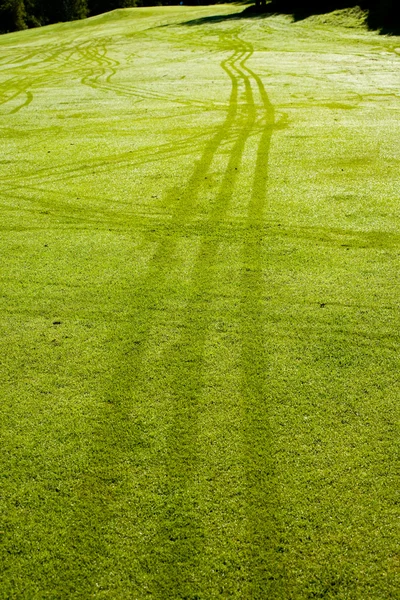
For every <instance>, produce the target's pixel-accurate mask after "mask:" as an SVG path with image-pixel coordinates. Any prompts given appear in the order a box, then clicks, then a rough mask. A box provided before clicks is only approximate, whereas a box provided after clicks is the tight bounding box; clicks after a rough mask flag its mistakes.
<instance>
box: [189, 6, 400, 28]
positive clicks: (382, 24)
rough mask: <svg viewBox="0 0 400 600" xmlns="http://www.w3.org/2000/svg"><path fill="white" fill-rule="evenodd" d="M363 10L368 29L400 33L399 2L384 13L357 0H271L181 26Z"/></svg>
mask: <svg viewBox="0 0 400 600" xmlns="http://www.w3.org/2000/svg"><path fill="white" fill-rule="evenodd" d="M360 4H361V8H362V10H364V11H365V19H366V23H367V25H368V27H369V29H371V30H375V31H376V30H378V31H379V32H380V33H381V34H387V35H400V5H399V6H394V7H393V8H392V9H391V12H388V13H384V12H382V10H381V9H380V8H379V7H378V8H375V9H371V10H368V8H367V7H366V6H364V4H363V3H362V2H360V0H342V1H341V0H332V2H330V3H325V4H324V3H321V2H315V3H311V4H309V5H308V7H304V6H298V3H297V2H294V1H293V0H286V1H285V0H283V1H280V0H275V1H274V0H272V2H270V3H268V4H266V6H265V7H262V6H256V5H255V4H254V5H252V6H248V7H246V8H245V9H244V10H243V11H242V12H240V13H231V14H228V15H216V16H210V17H202V18H200V19H193V20H190V21H185V22H183V23H181V25H188V26H199V25H207V24H208V25H212V24H216V23H223V22H225V21H239V20H242V19H265V18H269V17H272V16H274V15H278V14H284V15H289V16H291V17H292V18H293V21H294V22H298V21H303V20H304V19H307V18H308V17H311V16H313V15H324V14H329V13H331V12H333V11H337V10H344V9H351V8H356V7H359V6H360Z"/></svg>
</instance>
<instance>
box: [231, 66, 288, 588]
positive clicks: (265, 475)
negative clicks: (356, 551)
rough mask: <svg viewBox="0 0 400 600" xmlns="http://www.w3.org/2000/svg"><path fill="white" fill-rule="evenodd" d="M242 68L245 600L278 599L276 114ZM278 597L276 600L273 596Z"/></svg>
mask: <svg viewBox="0 0 400 600" xmlns="http://www.w3.org/2000/svg"><path fill="white" fill-rule="evenodd" d="M243 68H244V69H245V70H246V71H247V72H248V73H249V75H250V76H251V77H252V78H253V80H254V81H255V82H256V84H257V87H258V90H259V94H260V97H261V100H262V104H263V111H264V129H263V132H262V134H261V138H260V142H259V145H258V149H257V158H256V164H255V171H254V178H253V188H252V194H251V198H250V202H249V206H248V213H247V235H246V237H245V243H244V248H243V275H242V281H241V288H242V311H241V315H242V321H241V330H242V340H243V341H242V372H243V400H244V404H245V409H246V420H245V431H244V434H245V446H246V449H247V450H246V457H245V458H246V467H247V474H246V479H247V518H248V527H249V541H250V546H249V553H248V572H249V580H248V591H247V594H246V597H248V598H257V599H259V598H260V599H261V598H265V599H268V598H273V597H274V598H276V597H279V598H281V597H283V596H282V594H283V590H282V573H281V567H280V564H279V558H278V557H279V556H280V555H279V551H280V550H281V548H280V547H279V545H278V539H277V519H278V516H277V514H276V511H277V509H278V502H277V492H276V487H275V485H274V459H273V455H272V434H271V430H270V425H269V408H268V404H267V402H268V400H271V393H268V391H267V382H266V374H267V370H268V356H267V347H266V346H267V330H266V322H267V312H266V306H265V303H266V292H267V288H266V281H265V277H264V272H265V261H264V255H263V241H264V239H263V238H264V227H263V224H264V219H265V208H266V202H267V183H268V162H269V152H270V146H271V137H272V133H273V128H274V123H275V114H274V107H273V105H272V104H271V102H270V100H269V98H268V95H267V92H266V90H265V87H264V85H263V83H262V80H261V78H260V77H259V76H258V75H257V74H256V73H254V71H252V70H251V69H250V68H249V67H247V66H246V65H243ZM276 594H278V595H276Z"/></svg>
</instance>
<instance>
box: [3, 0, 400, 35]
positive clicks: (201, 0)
mask: <svg viewBox="0 0 400 600" xmlns="http://www.w3.org/2000/svg"><path fill="white" fill-rule="evenodd" d="M228 1H229V0H228ZM255 1H256V6H257V7H258V8H259V9H260V10H266V11H268V12H271V11H272V12H284V13H290V14H294V16H295V18H304V17H306V16H308V15H311V14H318V13H325V12H330V11H332V10H336V9H339V8H348V7H351V6H356V5H358V6H361V8H362V9H365V10H368V12H369V24H370V26H371V27H372V28H374V29H382V30H383V31H392V32H400V0H255ZM184 3H185V4H212V3H213V0H209V1H208V2H207V0H186V1H185V2H184ZM160 4H179V0H0V33H5V32H8V31H16V30H19V29H26V28H28V27H38V26H40V25H48V24H50V23H58V22H60V21H72V20H75V19H83V18H85V17H88V16H91V15H98V14H100V13H104V12H108V11H110V10H114V9H116V8H128V7H132V6H154V5H160Z"/></svg>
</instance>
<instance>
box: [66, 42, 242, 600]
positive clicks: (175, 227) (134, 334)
mask: <svg viewBox="0 0 400 600" xmlns="http://www.w3.org/2000/svg"><path fill="white" fill-rule="evenodd" d="M242 56H243V52H242V50H241V49H240V50H239V51H238V50H236V51H234V52H233V54H232V55H231V56H230V57H229V58H228V59H225V60H224V61H222V65H221V66H222V68H223V69H224V70H225V72H227V73H229V76H230V77H231V81H232V89H231V95H230V99H229V107H228V111H227V115H226V118H225V120H224V122H223V123H222V125H220V126H219V127H218V129H217V132H216V133H215V134H214V135H213V137H212V138H211V140H210V141H209V142H208V143H207V144H206V147H205V149H204V151H203V154H202V156H201V158H200V160H199V161H198V163H197V165H196V167H195V169H194V171H193V174H192V176H191V178H190V179H189V181H188V183H187V185H186V186H185V188H184V189H183V190H182V191H181V193H180V195H179V197H178V198H176V191H173V192H171V194H172V197H171V198H170V199H169V200H170V201H171V202H174V203H175V209H174V212H173V216H172V219H171V225H170V228H169V230H167V231H166V232H165V233H163V237H162V238H161V240H160V242H159V243H158V245H157V247H156V249H155V252H154V254H153V255H152V257H151V258H150V261H149V266H148V269H147V272H146V275H145V276H144V277H143V279H142V280H141V281H138V283H137V286H136V287H137V289H138V292H139V302H138V304H137V305H136V306H134V307H133V314H135V313H136V316H135V317H134V323H133V324H132V329H131V333H130V335H129V341H128V343H127V345H126V348H125V352H124V354H125V356H124V362H123V364H121V367H120V369H117V371H116V372H115V373H114V375H113V379H114V381H115V383H114V384H112V385H111V388H110V390H109V392H108V394H107V397H106V398H105V408H104V414H103V418H102V420H101V423H100V424H99V426H98V428H95V431H94V432H93V445H92V449H93V450H92V454H93V460H92V462H91V465H90V469H89V472H88V474H87V475H86V476H84V477H83V481H82V482H81V484H80V492H79V495H80V497H81V501H80V502H79V508H78V510H77V511H75V514H74V517H73V522H72V523H71V537H72V539H73V545H74V550H73V555H74V557H75V558H74V559H72V561H73V562H75V563H76V562H81V561H82V553H83V554H84V556H85V557H87V558H85V562H86V561H87V560H90V561H91V560H92V558H93V557H97V559H99V561H100V562H101V557H104V555H105V554H106V553H107V552H109V551H110V550H109V549H108V548H107V539H106V538H105V537H104V532H105V528H106V527H107V524H110V523H113V522H114V521H115V519H117V521H118V520H119V521H121V519H123V515H122V514H121V512H120V511H119V510H118V502H119V495H118V491H116V490H115V488H116V487H117V488H118V487H119V489H123V488H124V486H126V485H128V484H129V482H128V480H127V479H126V477H127V475H126V467H125V465H126V464H128V465H131V466H130V467H129V468H128V471H129V472H131V473H132V472H133V473H134V474H135V476H136V477H137V478H138V481H139V484H138V486H137V487H136V489H135V493H136V497H133V498H131V499H130V502H133V503H135V502H136V504H137V506H136V507H135V508H134V514H135V515H136V517H135V518H136V519H137V523H136V524H135V525H136V528H134V531H129V532H128V533H127V534H126V536H127V538H128V540H130V541H125V543H126V544H128V550H129V551H130V554H129V551H128V554H129V564H128V562H127V564H126V569H128V571H129V572H128V573H124V575H123V576H124V577H126V578H128V579H129V580H131V581H132V585H133V586H135V585H137V586H138V587H139V588H141V589H142V590H143V589H144V588H143V585H144V584H143V581H141V582H140V581H138V582H137V583H136V584H135V581H136V580H137V578H138V577H139V578H140V576H141V575H140V573H139V574H138V573H137V572H136V571H137V569H139V571H141V572H142V573H143V572H151V573H152V575H149V577H151V576H155V577H157V573H155V572H154V570H155V569H156V568H157V566H158V567H161V565H162V562H163V561H162V559H160V561H158V563H157V565H156V566H154V564H152V563H150V564H149V563H148V556H147V555H148V553H149V546H148V545H147V543H146V542H145V543H144V545H143V542H142V541H141V538H139V539H138V538H137V536H136V539H135V533H136V531H138V530H140V529H143V530H144V531H145V532H147V538H148V537H149V536H150V538H151V530H152V524H151V521H152V518H154V514H152V513H154V510H155V509H154V507H151V509H149V510H147V511H146V502H145V500H143V499H142V496H141V493H142V492H141V491H140V490H142V489H146V488H149V487H150V488H151V491H150V496H152V495H153V496H157V495H158V492H157V486H158V484H159V480H158V477H157V470H158V469H159V468H160V467H159V463H160V461H161V465H162V464H164V467H163V468H164V469H165V471H166V473H167V474H169V476H171V477H172V478H173V477H174V475H173V471H174V469H173V468H172V463H173V460H172V458H171V457H172V456H174V455H175V456H176V455H177V454H180V453H181V451H182V448H180V447H179V446H178V447H175V451H174V450H172V454H171V455H167V456H166V457H165V460H163V457H162V456H160V449H159V448H157V447H156V448H151V447H148V446H146V445H145V446H144V447H141V445H140V444H139V446H138V436H139V437H140V431H138V427H139V429H142V428H145V429H148V428H150V429H151V427H152V423H154V422H157V432H156V434H155V435H158V436H159V435H162V434H163V431H165V430H167V431H168V433H167V439H168V440H170V438H171V436H173V435H174V431H173V429H174V428H176V427H177V428H178V429H180V430H181V431H182V434H183V435H184V438H185V439H186V440H189V439H191V437H192V435H193V433H194V431H193V429H189V430H186V429H185V421H186V417H187V413H186V412H185V411H184V412H183V414H182V413H181V414H179V413H180V411H181V410H182V407H180V409H179V408H173V410H172V420H171V418H170V419H168V416H166V414H165V413H166V411H167V410H168V401H167V406H164V405H162V406H160V404H159V402H160V401H159V399H157V400H154V399H153V400H151V397H150V398H149V397H148V394H147V392H148V385H149V384H148V383H146V381H145V380H144V378H145V377H146V373H148V361H149V350H150V351H151V352H154V350H155V348H154V345H153V346H152V344H153V342H154V331H156V332H158V331H159V330H160V329H162V323H163V320H164V324H165V319H167V323H168V322H170V320H171V318H172V317H173V316H174V315H169V314H165V297H166V298H168V291H169V290H168V287H169V285H170V281H169V271H170V268H171V263H173V259H174V256H176V253H177V251H178V250H179V247H178V242H179V231H180V228H181V227H182V226H184V225H185V224H186V223H187V222H188V221H190V220H191V219H193V218H194V217H195V215H196V213H197V206H196V200H197V197H198V195H199V193H200V190H201V189H202V187H203V185H204V179H205V176H206V174H207V173H208V171H209V168H210V166H211V164H212V162H213V159H214V157H215V155H216V152H217V151H218V149H219V148H220V146H221V144H222V142H223V141H224V140H225V139H226V138H228V137H229V136H230V135H231V128H232V126H233V124H234V122H235V119H236V115H237V110H238V108H237V102H238V80H237V77H236V76H235V75H234V74H233V72H232V71H233V70H232V68H231V65H232V63H234V62H235V61H237V60H238V59H240V58H241V57H242ZM203 253H204V249H203ZM206 260H207V259H206V258H205V257H203V256H202V258H201V264H202V265H203V268H204V262H205V261H206ZM169 293H170V292H169ZM198 326H199V323H197V324H196V329H197V327H198ZM124 337H125V339H127V338H126V334H124ZM156 344H157V340H156ZM127 356H128V358H126V357H127ZM176 365H177V363H176ZM151 379H152V377H150V380H151ZM173 385H175V389H176V390H177V386H178V381H177V377H176V376H175V380H174V383H173ZM146 390H147V391H146ZM191 391H192V393H194V394H195V393H196V389H195V388H193V389H192V390H191ZM133 399H135V400H136V401H135V402H134V403H133ZM164 402H165V399H164ZM175 435H176V433H175ZM190 446H191V447H192V444H190ZM192 452H193V451H192V450H190V453H191V455H192ZM145 464H147V465H150V467H147V468H150V469H151V468H153V472H152V473H151V476H150V480H149V476H148V475H147V473H146V471H147V469H146V468H145V467H144V465H145ZM140 482H142V483H140ZM122 494H123V492H122ZM105 498H106V499H107V498H109V499H110V500H111V499H112V498H113V499H114V505H113V504H112V503H110V502H107V504H105V501H104V499H105ZM167 504H168V503H167ZM167 504H164V508H163V509H162V518H165V517H166V512H165V510H166V508H167ZM173 504H174V505H175V506H176V504H177V503H173ZM178 504H179V502H178ZM107 506H108V508H107ZM113 511H117V512H116V514H115V513H113ZM156 516H157V515H156ZM77 525H78V528H79V532H78V533H77V532H76V529H77V527H76V526H77ZM121 527H122V528H123V523H122V521H121ZM157 527H160V521H159V520H158V521H157ZM128 529H130V530H131V529H132V523H131V522H130V523H128ZM195 529H196V527H195V526H194V524H193V527H192V528H191V531H192V532H193V531H194V530H195ZM139 535H140V534H139ZM77 536H79V537H78V538H77ZM161 536H162V537H165V536H163V535H162V534H161ZM121 537H122V534H121ZM145 537H146V536H145ZM195 537H196V538H197V534H196V535H195ZM118 539H121V538H118V537H117V538H116V540H118ZM116 540H114V541H116ZM132 540H134V541H132ZM153 543H154V539H152V538H151V540H150V545H151V544H153ZM132 546H133V547H132ZM135 546H137V547H138V551H136V552H135ZM125 552H127V551H126V549H125ZM150 553H151V552H150ZM89 557H92V558H89ZM97 559H96V560H97ZM170 559H172V557H171V556H169V559H167V567H168V568H172V563H171V560H170ZM127 561H128V559H127ZM84 566H85V565H84V564H83V567H84ZM88 568H89V567H88ZM132 569H133V571H132ZM89 570H90V568H89ZM65 572H66V573H67V572H68V568H66V569H65ZM102 575H105V577H106V579H107V572H105V573H102ZM60 583H61V581H60ZM62 583H63V584H65V581H63V582H62ZM153 583H154V582H153ZM104 585H110V582H108V584H107V582H106V583H105V584H104ZM164 597H165V596H164Z"/></svg>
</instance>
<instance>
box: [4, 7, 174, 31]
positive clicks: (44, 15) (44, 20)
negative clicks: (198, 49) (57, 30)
mask: <svg viewBox="0 0 400 600" xmlns="http://www.w3.org/2000/svg"><path fill="white" fill-rule="evenodd" d="M168 3H170V2H168ZM178 3H179V2H176V4H178ZM157 4H167V2H160V1H157V0H0V33H6V32H9V31H17V30H20V29H27V28H29V27H39V26H40V25H49V24H50V23H58V22H60V21H74V20H76V19H84V18H85V17H89V16H92V15H98V14H100V13H104V12H108V11H110V10H114V9H116V8H129V7H132V6H150V5H153V6H154V5H157Z"/></svg>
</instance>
